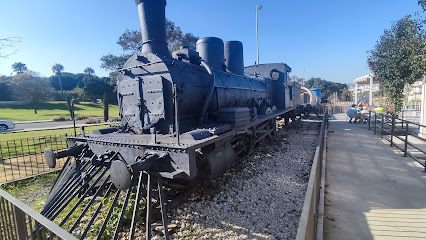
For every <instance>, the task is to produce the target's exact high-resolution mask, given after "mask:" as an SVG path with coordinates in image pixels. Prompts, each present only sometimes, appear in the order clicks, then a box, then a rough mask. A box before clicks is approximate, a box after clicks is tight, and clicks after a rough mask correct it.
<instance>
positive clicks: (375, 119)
mask: <svg viewBox="0 0 426 240" xmlns="http://www.w3.org/2000/svg"><path fill="white" fill-rule="evenodd" d="M376 129H377V113H376V112H374V134H376Z"/></svg>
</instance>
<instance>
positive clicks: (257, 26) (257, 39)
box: [256, 5, 262, 64]
mask: <svg viewBox="0 0 426 240" xmlns="http://www.w3.org/2000/svg"><path fill="white" fill-rule="evenodd" d="M260 9H262V5H256V46H257V64H259V21H258V17H257V11H258V10H260Z"/></svg>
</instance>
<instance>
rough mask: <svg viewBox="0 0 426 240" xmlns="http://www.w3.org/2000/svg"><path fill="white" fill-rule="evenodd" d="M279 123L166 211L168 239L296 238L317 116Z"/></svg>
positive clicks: (311, 159)
mask: <svg viewBox="0 0 426 240" xmlns="http://www.w3.org/2000/svg"><path fill="white" fill-rule="evenodd" d="M282 124H283V122H278V129H279V130H278V132H277V134H276V135H275V136H274V137H273V139H272V140H270V141H268V142H267V143H266V144H265V145H264V146H261V147H259V148H257V149H256V150H255V152H254V153H253V154H251V155H250V156H248V157H246V158H244V159H241V160H240V162H239V163H238V164H237V165H236V166H234V167H233V168H231V169H229V170H228V171H227V172H225V173H224V174H223V175H222V176H220V177H219V178H217V179H216V180H214V181H213V182H211V183H210V184H208V185H207V186H206V187H204V188H203V189H201V190H200V191H198V192H196V193H194V194H193V195H191V197H190V198H189V200H188V201H186V202H185V203H184V204H182V205H181V206H180V207H179V208H177V209H174V210H173V211H172V212H171V216H170V217H169V220H171V226H172V227H174V229H171V231H172V232H173V235H172V238H173V239H294V238H295V236H296V233H297V227H298V223H299V218H300V214H301V212H302V207H303V201H304V198H305V192H306V187H307V184H308V181H309V173H310V170H311V165H312V161H313V157H314V154H315V146H316V143H317V140H318V135H319V129H320V125H321V121H320V120H319V119H316V118H315V120H302V122H300V123H298V122H294V123H292V124H290V125H289V126H286V127H284V128H282ZM154 239H161V237H160V236H156V237H155V238H154Z"/></svg>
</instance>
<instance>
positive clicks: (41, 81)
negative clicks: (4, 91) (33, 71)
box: [11, 73, 51, 114]
mask: <svg viewBox="0 0 426 240" xmlns="http://www.w3.org/2000/svg"><path fill="white" fill-rule="evenodd" d="M11 87H12V91H13V95H14V98H15V99H17V100H20V101H23V102H25V103H27V104H30V105H32V106H33V107H34V113H35V114H37V107H38V105H39V104H41V103H44V102H47V101H49V99H50V90H51V88H50V84H49V81H48V80H47V79H46V78H41V77H34V76H31V75H30V74H27V73H22V74H18V75H16V76H15V78H14V80H13V82H12V86H11Z"/></svg>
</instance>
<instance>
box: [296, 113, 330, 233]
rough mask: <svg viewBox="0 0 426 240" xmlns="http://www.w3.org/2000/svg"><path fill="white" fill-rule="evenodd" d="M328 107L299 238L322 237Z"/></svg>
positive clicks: (300, 223) (311, 174) (310, 180)
mask: <svg viewBox="0 0 426 240" xmlns="http://www.w3.org/2000/svg"><path fill="white" fill-rule="evenodd" d="M328 112H329V111H328V109H326V110H325V111H324V117H323V119H322V124H321V130H320V135H319V138H318V142H317V146H316V149H315V156H314V161H313V163H312V168H311V173H310V176H309V182H308V187H307V190H306V195H305V201H304V204H303V209H302V214H301V216H300V221H299V227H298V229H297V235H296V239H297V240H308V239H309V240H314V239H322V235H323V226H322V222H323V220H322V218H323V214H324V188H325V154H326V148H327V147H326V134H327V131H326V129H327V125H328Z"/></svg>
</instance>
